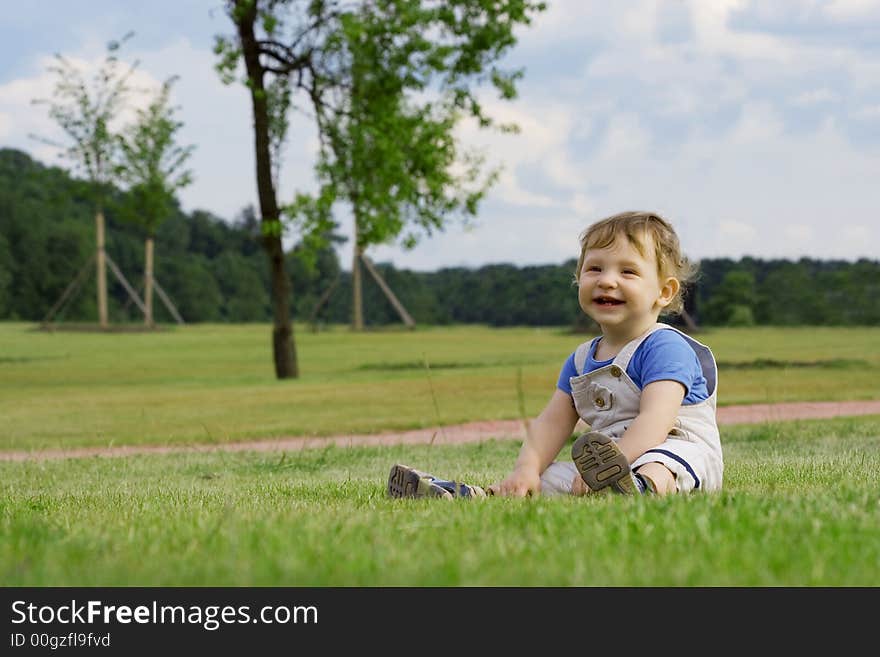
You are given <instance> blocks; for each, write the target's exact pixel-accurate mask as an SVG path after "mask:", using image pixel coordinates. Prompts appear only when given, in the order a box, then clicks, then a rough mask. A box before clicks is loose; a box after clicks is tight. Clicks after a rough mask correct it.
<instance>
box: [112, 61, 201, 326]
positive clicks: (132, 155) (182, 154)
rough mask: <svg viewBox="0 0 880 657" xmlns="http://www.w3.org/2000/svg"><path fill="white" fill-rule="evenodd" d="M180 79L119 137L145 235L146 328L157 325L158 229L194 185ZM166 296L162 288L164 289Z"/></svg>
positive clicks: (135, 215)
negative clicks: (178, 101)
mask: <svg viewBox="0 0 880 657" xmlns="http://www.w3.org/2000/svg"><path fill="white" fill-rule="evenodd" d="M176 80H177V77H171V78H169V79H168V80H166V81H165V82H164V83H163V84H162V87H161V89H160V90H159V91H158V93H157V94H156V96H155V97H154V98H153V100H152V101H151V102H150V104H149V105H148V106H147V107H146V108H145V109H141V110H138V112H137V121H136V122H135V123H134V124H133V125H132V126H131V127H130V128H129V129H128V130H127V132H126V133H125V134H123V135H120V136H119V146H120V154H121V158H120V161H119V165H118V172H119V176H120V178H121V179H122V180H123V181H124V182H126V183H128V184H129V185H130V190H129V191H130V194H129V197H128V199H129V208H128V209H129V210H130V212H128V213H126V214H128V215H129V217H130V218H131V219H133V220H134V221H135V222H136V223H138V224H140V225H141V226H143V228H144V230H145V231H146V239H145V241H144V308H145V312H144V324H146V325H147V326H153V283H154V277H153V269H154V268H153V251H154V242H155V237H156V229H157V228H158V227H159V224H160V223H162V221H164V220H165V219H167V218H168V217H169V216H170V215H171V212H172V210H173V209H174V195H175V192H177V191H178V190H179V189H182V188H183V187H186V186H187V185H189V184H190V183H192V180H193V176H192V171H191V170H189V169H185V168H184V166H185V165H186V162H187V160H188V159H189V158H190V156H191V155H192V152H193V150H195V146H192V145H190V146H180V145H178V144H177V143H176V133H177V131H178V130H180V128H181V127H183V123H182V122H180V121H178V120H176V119H175V117H174V114H175V110H176V108H175V107H174V106H173V105H171V88H172V86H173V85H174V83H175V82H176ZM160 292H161V288H160Z"/></svg>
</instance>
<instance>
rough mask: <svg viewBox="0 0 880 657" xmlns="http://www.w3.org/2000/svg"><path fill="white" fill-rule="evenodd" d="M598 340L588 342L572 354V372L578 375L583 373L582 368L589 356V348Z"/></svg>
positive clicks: (579, 346)
mask: <svg viewBox="0 0 880 657" xmlns="http://www.w3.org/2000/svg"><path fill="white" fill-rule="evenodd" d="M598 339H599V338H593V339H592V340H588V341H587V342H584V343H582V344H580V345H578V348H577V349H576V350H575V352H574V371H575V372H577V374H578V375H580V374H581V373H583V371H584V366H585V365H586V364H587V356H589V355H590V347H592V346H593V343H594V342H595V341H596V340H598Z"/></svg>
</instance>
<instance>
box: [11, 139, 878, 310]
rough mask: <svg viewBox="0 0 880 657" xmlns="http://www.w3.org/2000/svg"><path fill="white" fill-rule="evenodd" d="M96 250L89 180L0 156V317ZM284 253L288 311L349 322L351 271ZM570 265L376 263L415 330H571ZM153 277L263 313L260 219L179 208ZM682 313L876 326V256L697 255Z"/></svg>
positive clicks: (79, 305) (113, 219)
mask: <svg viewBox="0 0 880 657" xmlns="http://www.w3.org/2000/svg"><path fill="white" fill-rule="evenodd" d="M124 206H125V195H124V194H123V193H121V192H118V191H116V192H115V193H113V194H111V200H110V202H109V204H108V206H107V208H106V209H105V216H106V219H107V252H108V253H109V255H110V256H111V257H112V259H113V261H114V262H115V263H116V264H117V265H118V266H119V268H120V269H121V271H122V272H123V273H124V275H125V276H126V278H127V279H128V281H129V282H130V283H131V284H132V286H134V287H135V288H139V287H140V286H141V284H142V274H141V272H142V271H143V258H144V255H143V243H144V237H145V236H144V235H143V233H142V232H141V230H140V229H139V228H138V227H137V226H135V225H133V224H130V223H126V222H124V221H122V220H121V219H120V216H121V214H122V213H121V212H120V211H118V210H117V208H122V207H124ZM335 239H336V240H337V241H339V240H341V239H343V238H335ZM94 248H95V240H94V211H93V206H92V204H91V201H90V200H89V194H88V187H87V186H86V183H84V182H83V181H80V180H77V179H73V178H71V177H70V176H69V175H68V173H67V172H66V171H64V170H62V169H60V168H57V167H47V166H44V165H42V164H40V163H39V162H36V161H34V160H33V159H31V158H30V156H28V155H27V154H26V153H23V152H21V151H17V150H12V149H2V150H0V319H7V320H9V319H14V320H28V321H40V320H42V319H43V318H44V317H45V316H46V314H47V312H48V311H49V310H50V308H52V306H53V305H54V304H55V303H56V301H58V299H59V298H60V297H61V295H62V294H63V292H64V290H65V289H66V288H67V286H68V285H69V284H70V282H71V281H72V280H74V278H75V277H76V276H77V274H78V273H79V272H80V271H81V270H82V269H83V268H84V267H85V266H86V265H87V264H88V262H89V260H90V258H91V257H92V255H93V253H94ZM286 257H287V265H288V266H287V271H288V272H289V274H290V277H291V284H292V288H293V313H294V318H295V319H297V320H299V321H309V320H312V319H314V321H316V322H320V323H347V322H349V321H350V317H351V307H352V300H351V299H352V294H351V274H350V272H348V271H343V270H342V267H341V265H340V262H339V260H338V258H337V256H336V253H335V251H334V250H333V248H330V247H328V248H327V249H325V250H323V251H321V252H320V253H318V255H317V258H316V259H315V262H314V263H313V264H311V265H309V264H307V262H306V260H305V259H304V258H303V257H302V256H301V253H300V251H299V249H297V248H294V249H292V250H291V251H290V252H289V253H288V254H287V256H286ZM574 267H575V262H574V261H573V260H572V261H569V262H564V263H560V264H558V265H541V266H527V267H517V266H514V265H507V264H497V265H487V266H484V267H480V268H476V269H468V268H445V269H441V270H439V271H436V272H414V271H409V270H398V269H395V268H394V267H393V266H391V265H390V264H382V263H379V264H377V269H378V270H379V272H380V273H381V274H382V276H383V277H384V279H385V280H386V282H387V283H388V285H389V286H390V287H391V289H392V290H393V291H394V293H395V294H396V296H397V297H398V299H399V300H400V301H401V303H402V304H403V305H404V306H405V307H406V309H407V310H408V312H409V313H410V314H411V315H412V316H413V318H415V320H416V321H417V322H418V323H419V324H450V323H481V324H488V325H492V326H513V325H536V326H566V325H567V326H582V325H583V322H584V318H583V314H582V313H581V311H580V309H579V308H578V305H577V295H576V292H575V288H574V286H573V280H574V278H573V274H574ZM92 269H94V265H92ZM88 273H89V278H88V279H87V281H88V282H87V283H86V284H85V285H84V286H83V287H82V289H80V290H79V291H78V293H77V294H76V295H75V296H73V297H72V298H71V300H70V302H69V303H68V304H67V305H66V306H65V307H64V309H63V311H62V312H61V315H60V317H58V318H57V319H59V320H61V321H76V322H93V321H95V317H96V316H97V310H96V294H95V282H94V278H95V277H94V273H93V271H89V272H88ZM156 279H157V281H158V282H159V284H160V285H161V287H162V289H163V290H164V291H165V292H166V293H167V294H168V296H169V297H170V299H171V300H172V301H173V303H174V305H175V306H176V308H177V309H178V310H179V312H180V314H181V315H182V316H183V318H184V319H185V320H186V321H187V322H252V321H267V320H269V319H270V318H271V307H270V303H269V292H268V291H269V272H268V267H267V263H266V256H265V254H264V253H263V251H262V248H261V246H260V241H259V221H258V219H257V217H256V216H255V215H254V212H253V210H252V209H250V208H246V209H244V210H243V211H242V212H241V213H240V214H239V216H238V217H236V218H235V219H234V220H232V221H231V222H227V221H224V220H223V219H222V218H220V217H217V216H214V215H212V214H211V213H208V212H204V211H195V212H192V213H185V212H182V211H181V210H180V208H179V207H178V208H177V209H176V210H175V211H174V213H173V215H172V216H171V217H170V218H169V219H168V220H167V221H165V222H164V223H162V224H161V226H160V227H159V230H158V233H157V235H156ZM363 280H364V282H365V283H364V292H363V294H364V319H365V322H366V324H367V325H374V326H375V325H384V324H396V323H399V322H400V318H399V317H398V315H397V313H396V311H395V310H394V308H393V306H392V305H391V304H390V303H389V302H388V300H387V299H386V298H385V296H384V295H383V293H382V292H381V290H380V288H379V287H378V286H377V285H376V284H375V283H374V281H373V280H372V278H371V276H370V275H369V273H368V272H364V278H363ZM108 283H109V284H110V287H109V289H110V294H111V302H110V318H111V321H113V322H125V321H138V320H139V311H138V309H137V308H136V306H135V305H134V304H133V303H131V301H130V300H129V298H128V294H127V293H126V291H125V289H124V287H123V286H122V285H121V284H120V283H119V282H118V281H117V280H116V279H115V277H114V276H113V275H112V273H108ZM328 290H330V291H331V293H330V294H329V296H327V292H328ZM325 297H326V301H325V302H324V303H322V304H321V305H320V308H319V309H318V310H317V312H315V311H316V308H317V307H318V304H319V301H321V300H322V298H325ZM686 309H687V311H688V313H689V315H690V316H691V317H692V318H694V319H695V320H696V321H697V322H698V323H700V324H706V325H750V324H775V325H800V324H807V325H822V324H824V325H878V324H880V261H876V260H859V261H857V262H845V261H819V260H811V259H801V260H798V261H796V262H794V261H789V260H757V259H753V258H742V259H740V260H732V259H707V260H703V261H702V262H701V263H700V276H699V278H698V280H697V282H696V284H695V285H694V287H693V289H691V290H690V291H689V294H688V297H687V303H686ZM155 313H156V320H157V321H159V322H171V321H173V317H172V315H171V314H170V313H169V311H168V310H167V309H166V307H165V306H164V305H163V303H161V302H159V301H158V300H157V302H156V306H155Z"/></svg>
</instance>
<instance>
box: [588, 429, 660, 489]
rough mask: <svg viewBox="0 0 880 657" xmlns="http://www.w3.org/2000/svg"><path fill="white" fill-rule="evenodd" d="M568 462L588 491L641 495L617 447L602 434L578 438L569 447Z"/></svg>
mask: <svg viewBox="0 0 880 657" xmlns="http://www.w3.org/2000/svg"><path fill="white" fill-rule="evenodd" d="M571 458H572V460H573V461H574V464H575V467H576V468H577V471H578V472H579V473H580V475H581V478H582V479H583V480H584V483H586V484H587V486H589V487H590V490H593V491H600V490H603V489H605V488H609V487H610V488H611V490H613V491H614V492H616V493H621V494H623V495H636V494H638V493H641V492H643V489H642V486H640V485H639V481H638V480H637V479H636V478H635V477H634V476H633V474H632V471H631V470H630V467H629V462H628V461H627V460H626V456H624V455H623V452H621V451H620V448H619V447H618V446H617V443H615V442H614V440H613V439H611V438H609V437H608V436H606V435H605V434H603V433H599V432H598V431H589V432H587V433H584V434H581V435H580V436H578V438H577V440H575V441H574V444H573V445H572V446H571Z"/></svg>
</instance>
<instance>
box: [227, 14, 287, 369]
mask: <svg viewBox="0 0 880 657" xmlns="http://www.w3.org/2000/svg"><path fill="white" fill-rule="evenodd" d="M236 4H237V5H238V12H237V13H236V14H235V16H236V19H235V20H236V26H237V29H238V36H239V39H240V41H241V49H242V54H243V56H244V62H245V69H246V70H247V76H248V80H249V81H250V84H249V89H250V92H251V103H252V105H253V109H254V148H255V152H256V163H257V194H258V197H259V200H260V212H261V215H262V216H261V218H260V225H261V228H262V232H263V248H264V249H265V251H266V255H267V256H268V258H269V267H270V270H271V277H272V291H271V293H272V310H273V318H274V319H273V328H272V348H273V354H274V359H275V376H276V377H277V378H279V379H287V378H296V377H298V376H299V367H298V365H297V361H296V345H295V343H294V339H293V323H292V322H291V320H290V283H289V281H288V278H287V274H286V273H285V271H284V248H283V245H282V242H281V221H280V216H279V211H278V200H277V197H276V195H275V187H274V185H273V184H272V155H271V150H270V139H269V111H268V105H267V99H266V91H265V87H264V83H263V78H264V75H265V69H264V68H263V66H262V64H261V63H260V55H259V50H258V45H257V40H256V36H255V34H254V23H255V22H256V20H257V11H256V3H253V2H248V1H247V0H237V2H236Z"/></svg>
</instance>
